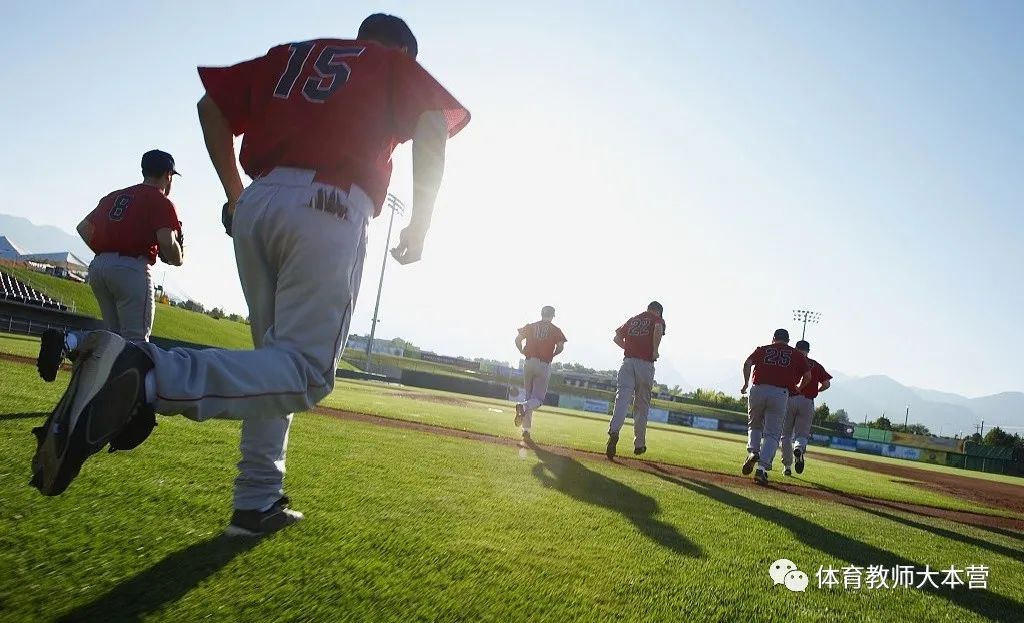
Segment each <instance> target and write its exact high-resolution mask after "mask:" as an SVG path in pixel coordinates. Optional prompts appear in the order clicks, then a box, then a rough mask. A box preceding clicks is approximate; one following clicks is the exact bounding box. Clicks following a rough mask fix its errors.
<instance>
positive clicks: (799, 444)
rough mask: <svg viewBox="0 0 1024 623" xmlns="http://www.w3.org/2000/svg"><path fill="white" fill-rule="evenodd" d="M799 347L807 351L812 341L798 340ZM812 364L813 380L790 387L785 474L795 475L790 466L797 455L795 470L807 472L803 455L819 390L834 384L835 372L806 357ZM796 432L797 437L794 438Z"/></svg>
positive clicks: (785, 424)
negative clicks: (797, 386)
mask: <svg viewBox="0 0 1024 623" xmlns="http://www.w3.org/2000/svg"><path fill="white" fill-rule="evenodd" d="M796 349H797V350H798V351H800V352H801V353H803V354H804V355H807V354H808V353H810V352H811V345H810V343H808V342H807V341H806V340H800V341H798V342H797V343H796ZM807 361H808V363H810V365H811V380H810V382H809V383H804V386H803V388H802V389H800V390H797V388H796V387H795V386H794V387H792V388H790V390H789V400H788V401H787V403H786V404H787V406H786V418H785V420H783V423H782V439H780V440H779V443H780V444H781V445H782V465H783V467H785V470H784V471H783V472H782V473H783V475H786V476H792V475H793V472H792V471H791V466H792V465H793V458H794V457H796V473H798V474H802V473H804V455H805V453H806V452H807V438H808V437H810V436H811V422H812V421H813V420H814V399H815V398H817V397H818V394H819V393H820V392H823V391H825V390H826V389H828V388H829V387H830V386H831V385H832V375H831V374H829V373H828V372H827V371H826V370H825V368H824V367H823V366H822V365H821V364H820V363H818V362H817V361H815V360H813V359H811V358H810V357H807ZM794 435H795V438H794Z"/></svg>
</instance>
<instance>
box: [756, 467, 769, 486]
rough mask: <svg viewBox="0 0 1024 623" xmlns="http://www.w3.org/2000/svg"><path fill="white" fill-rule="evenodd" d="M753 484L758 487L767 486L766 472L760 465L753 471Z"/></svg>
mask: <svg viewBox="0 0 1024 623" xmlns="http://www.w3.org/2000/svg"><path fill="white" fill-rule="evenodd" d="M754 482H756V483H757V484H759V485H766V484H768V471H767V470H766V469H765V468H763V467H761V466H760V465H758V466H757V469H756V470H754Z"/></svg>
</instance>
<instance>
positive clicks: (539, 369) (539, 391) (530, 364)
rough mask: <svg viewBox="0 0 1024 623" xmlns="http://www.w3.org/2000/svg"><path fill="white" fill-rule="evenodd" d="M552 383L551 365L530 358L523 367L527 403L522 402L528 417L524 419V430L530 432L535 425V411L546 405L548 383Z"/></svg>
mask: <svg viewBox="0 0 1024 623" xmlns="http://www.w3.org/2000/svg"><path fill="white" fill-rule="evenodd" d="M550 382H551V364H550V363H547V362H545V361H541V360H540V359H535V358H530V359H527V360H526V365H525V366H523V389H524V390H525V391H526V402H521V403H520V404H521V405H523V409H524V410H525V411H526V416H525V417H524V418H523V430H524V431H529V430H530V426H532V425H533V411H534V410H535V409H537V408H538V407H540V406H541V405H543V404H544V399H545V398H546V397H547V395H548V383H550Z"/></svg>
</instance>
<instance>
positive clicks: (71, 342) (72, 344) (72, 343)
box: [64, 332, 78, 353]
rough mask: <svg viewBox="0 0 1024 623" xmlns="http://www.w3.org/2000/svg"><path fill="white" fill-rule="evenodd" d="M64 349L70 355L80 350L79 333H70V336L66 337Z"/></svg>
mask: <svg viewBox="0 0 1024 623" xmlns="http://www.w3.org/2000/svg"><path fill="white" fill-rule="evenodd" d="M64 348H65V349H66V350H67V351H68V352H69V353H71V352H74V351H76V350H78V334H77V333H71V332H68V334H67V335H65V336H64Z"/></svg>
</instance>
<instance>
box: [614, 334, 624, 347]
mask: <svg viewBox="0 0 1024 623" xmlns="http://www.w3.org/2000/svg"><path fill="white" fill-rule="evenodd" d="M612 341H613V342H615V345H616V346H618V347H619V348H621V349H622V350H626V338H624V337H622V336H621V335H619V334H618V333H616V334H615V337H614V338H612Z"/></svg>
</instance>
